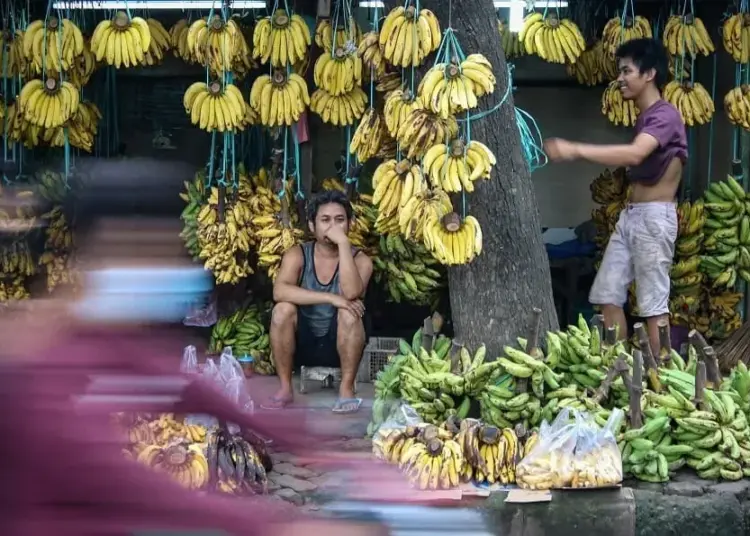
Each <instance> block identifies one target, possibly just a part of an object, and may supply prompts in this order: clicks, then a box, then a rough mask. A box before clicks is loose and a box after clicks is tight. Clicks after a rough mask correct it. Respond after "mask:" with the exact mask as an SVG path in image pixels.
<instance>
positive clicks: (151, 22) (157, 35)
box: [144, 18, 172, 65]
mask: <svg viewBox="0 0 750 536" xmlns="http://www.w3.org/2000/svg"><path fill="white" fill-rule="evenodd" d="M146 24H148V30H149V32H150V33H151V42H150V44H149V47H148V50H147V51H146V52H145V53H144V56H145V63H146V65H159V64H160V63H161V62H162V60H163V59H164V54H165V53H166V52H167V51H168V50H169V49H170V48H172V42H171V38H170V36H169V33H168V32H167V30H166V29H165V28H164V26H162V24H161V22H159V21H158V20H156V19H153V18H148V19H146Z"/></svg>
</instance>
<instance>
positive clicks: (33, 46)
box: [23, 16, 83, 76]
mask: <svg viewBox="0 0 750 536" xmlns="http://www.w3.org/2000/svg"><path fill="white" fill-rule="evenodd" d="M81 54H83V35H82V34H81V30H80V28H78V26H76V25H75V24H74V23H73V22H72V21H70V20H68V19H59V18H57V17H55V16H50V17H49V18H48V19H47V20H46V21H44V20H35V21H33V22H31V23H30V24H29V25H28V26H27V27H26V30H25V32H24V34H23V56H24V58H25V59H26V62H27V64H28V66H29V68H30V71H31V74H33V75H34V76H38V75H41V74H42V73H47V74H49V75H57V76H59V75H60V74H62V73H63V72H66V71H68V70H70V69H71V67H73V64H74V63H75V61H76V58H77V57H78V56H80V55H81Z"/></svg>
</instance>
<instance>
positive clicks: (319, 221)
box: [262, 190, 372, 413]
mask: <svg viewBox="0 0 750 536" xmlns="http://www.w3.org/2000/svg"><path fill="white" fill-rule="evenodd" d="M352 217H353V216H352V205H351V203H349V200H348V199H347V197H346V195H345V194H344V193H342V192H339V191H337V190H330V191H324V192H321V193H319V194H318V195H316V196H315V197H314V198H313V199H312V200H311V202H310V205H309V207H308V225H309V227H310V231H311V232H312V233H313V235H314V238H315V239H314V241H311V242H306V243H304V244H302V245H301V246H297V247H294V248H292V249H290V250H289V251H287V252H286V253H285V254H284V257H283V259H282V260H281V269H280V270H279V275H278V276H277V278H276V282H275V283H274V287H273V298H274V301H275V302H276V305H275V306H274V308H273V313H272V315H271V350H272V351H273V358H274V361H275V363H276V372H277V373H278V375H279V380H280V381H281V387H280V389H279V390H278V392H277V393H276V394H275V395H274V396H272V397H271V399H270V400H269V401H268V402H267V403H266V404H264V405H262V407H263V408H265V409H282V408H284V407H285V406H286V405H288V404H290V403H291V402H292V400H293V398H294V392H293V389H292V368H293V364H294V357H295V354H296V355H297V357H298V358H301V359H302V361H303V362H301V363H300V364H310V365H311V366H332V367H338V366H340V367H341V387H340V389H339V399H338V400H337V401H336V404H335V405H334V407H333V411H334V412H335V413H353V412H356V411H357V410H359V406H360V405H361V403H362V399H360V398H356V397H355V395H354V380H355V377H356V375H357V369H358V368H359V362H360V360H361V359H362V352H363V351H364V347H365V328H364V323H363V321H362V318H363V317H364V314H365V306H364V303H363V301H362V300H363V299H364V296H365V292H366V291H367V285H368V283H369V282H370V276H371V275H372V261H371V260H370V259H369V257H367V255H365V254H364V253H362V252H361V251H358V250H357V249H356V248H353V247H352V245H351V243H350V242H349V238H348V236H347V235H348V233H349V226H350V224H351V221H352ZM339 363H340V364H339Z"/></svg>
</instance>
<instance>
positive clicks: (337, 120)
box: [310, 86, 367, 127]
mask: <svg viewBox="0 0 750 536" xmlns="http://www.w3.org/2000/svg"><path fill="white" fill-rule="evenodd" d="M366 107H367V95H366V94H365V92H364V91H362V88H361V87H359V86H354V87H353V88H352V90H351V91H349V92H348V93H344V94H342V95H331V94H330V93H328V92H327V91H325V90H323V89H316V90H315V92H313V94H312V97H310V110H311V111H312V112H314V113H316V114H317V115H319V116H320V118H321V119H322V120H323V122H324V123H330V124H331V125H333V126H337V127H343V126H348V125H353V124H354V123H356V122H357V121H358V120H359V119H360V118H361V117H362V114H364V113H365V108H366Z"/></svg>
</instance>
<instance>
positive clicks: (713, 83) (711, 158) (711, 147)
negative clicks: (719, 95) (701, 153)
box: [706, 54, 718, 185]
mask: <svg viewBox="0 0 750 536" xmlns="http://www.w3.org/2000/svg"><path fill="white" fill-rule="evenodd" d="M717 63H718V62H717V55H716V54H714V69H713V79H712V81H711V101H712V102H715V101H716V79H717V76H716V67H717ZM713 169H714V116H711V122H710V123H709V125H708V169H707V170H706V184H707V185H708V184H711V175H712V174H713Z"/></svg>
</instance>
